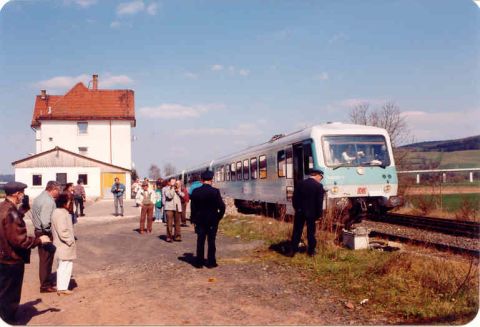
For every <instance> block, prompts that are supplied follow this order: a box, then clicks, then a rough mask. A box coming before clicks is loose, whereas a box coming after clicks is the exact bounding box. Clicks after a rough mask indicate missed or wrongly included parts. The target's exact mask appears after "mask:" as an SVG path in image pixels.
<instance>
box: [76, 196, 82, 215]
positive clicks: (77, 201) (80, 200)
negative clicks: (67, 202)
mask: <svg viewBox="0 0 480 327" xmlns="http://www.w3.org/2000/svg"><path fill="white" fill-rule="evenodd" d="M79 208H80V215H81V216H82V215H83V208H84V207H83V198H75V214H76V215H77V217H78V209H79Z"/></svg>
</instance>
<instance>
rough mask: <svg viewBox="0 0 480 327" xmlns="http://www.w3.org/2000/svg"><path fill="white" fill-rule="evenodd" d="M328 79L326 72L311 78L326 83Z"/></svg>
mask: <svg viewBox="0 0 480 327" xmlns="http://www.w3.org/2000/svg"><path fill="white" fill-rule="evenodd" d="M329 78H330V77H329V76H328V73H327V72H321V73H320V74H318V75H315V76H314V77H313V79H314V80H317V81H326V80H328V79H329Z"/></svg>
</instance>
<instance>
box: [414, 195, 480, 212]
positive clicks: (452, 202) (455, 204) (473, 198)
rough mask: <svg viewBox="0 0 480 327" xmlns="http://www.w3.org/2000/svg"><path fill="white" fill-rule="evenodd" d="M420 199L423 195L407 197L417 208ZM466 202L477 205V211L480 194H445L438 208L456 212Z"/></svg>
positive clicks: (479, 203) (479, 204)
mask: <svg viewBox="0 0 480 327" xmlns="http://www.w3.org/2000/svg"><path fill="white" fill-rule="evenodd" d="M423 196H426V197H433V195H423ZM420 197H422V195H409V196H408V197H407V201H409V202H411V204H412V205H413V206H414V207H416V205H417V203H418V201H419V199H420ZM437 197H438V202H440V201H439V200H440V198H439V196H437ZM464 201H468V202H470V203H476V204H477V210H478V209H479V206H480V194H479V193H470V194H468V193H467V194H444V195H442V202H441V203H437V204H436V206H437V208H438V209H439V208H440V206H441V207H442V208H443V211H447V212H451V213H453V212H456V211H458V209H459V208H460V207H461V206H462V204H463V203H464Z"/></svg>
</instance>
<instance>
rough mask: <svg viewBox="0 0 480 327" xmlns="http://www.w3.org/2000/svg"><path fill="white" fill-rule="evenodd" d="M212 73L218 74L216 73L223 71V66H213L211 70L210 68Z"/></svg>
mask: <svg viewBox="0 0 480 327" xmlns="http://www.w3.org/2000/svg"><path fill="white" fill-rule="evenodd" d="M211 69H212V70H213V71H214V72H218V71H221V70H223V66H222V65H219V64H215V65H212V68H211Z"/></svg>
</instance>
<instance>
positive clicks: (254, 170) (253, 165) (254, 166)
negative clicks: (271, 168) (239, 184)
mask: <svg viewBox="0 0 480 327" xmlns="http://www.w3.org/2000/svg"><path fill="white" fill-rule="evenodd" d="M250 175H251V176H252V179H257V178H258V165H257V158H251V159H250Z"/></svg>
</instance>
